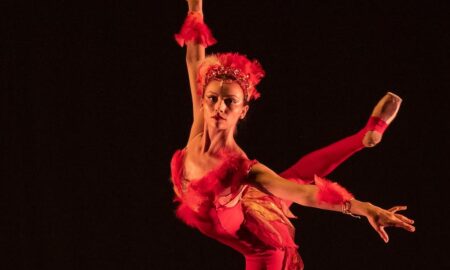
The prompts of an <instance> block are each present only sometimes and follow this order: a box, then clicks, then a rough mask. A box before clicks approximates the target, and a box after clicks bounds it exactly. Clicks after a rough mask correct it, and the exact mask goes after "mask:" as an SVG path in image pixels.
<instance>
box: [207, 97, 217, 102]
mask: <svg viewBox="0 0 450 270" xmlns="http://www.w3.org/2000/svg"><path fill="white" fill-rule="evenodd" d="M207 98H208V101H209V102H211V103H216V102H217V97H216V96H207Z"/></svg>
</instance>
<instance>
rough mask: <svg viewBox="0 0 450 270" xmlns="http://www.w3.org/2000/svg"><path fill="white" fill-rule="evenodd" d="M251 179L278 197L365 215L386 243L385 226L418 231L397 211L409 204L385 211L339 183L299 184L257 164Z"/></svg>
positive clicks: (319, 181)
mask: <svg viewBox="0 0 450 270" xmlns="http://www.w3.org/2000/svg"><path fill="white" fill-rule="evenodd" d="M250 181H251V182H253V183H254V184H255V185H256V186H259V187H261V188H262V189H263V190H266V191H268V192H269V193H271V194H273V195H275V196H276V197H278V198H281V199H284V200H289V201H293V202H295V203H297V204H300V205H304V206H309V207H315V208H320V209H324V210H332V211H343V212H345V213H349V214H356V215H359V216H365V217H366V218H367V219H368V221H369V223H370V225H371V226H372V227H373V229H374V230H375V231H376V232H377V233H378V234H379V235H380V237H381V238H382V239H383V240H384V241H385V242H386V243H387V242H388V241H389V237H388V235H387V233H386V231H385V230H384V228H385V227H391V226H392V227H400V228H403V229H405V230H407V231H410V232H413V231H414V230H415V227H414V226H413V225H412V224H413V223H414V221H413V220H411V219H409V218H407V217H405V216H403V215H401V214H397V213H396V212H397V211H399V210H405V209H406V206H395V207H392V208H391V209H389V210H385V209H383V208H380V207H378V206H375V205H373V204H371V203H368V202H362V201H359V200H356V199H355V198H353V195H352V194H350V193H349V192H348V191H346V190H345V189H344V188H343V187H341V186H339V185H338V184H337V183H332V182H330V181H328V180H326V179H322V178H320V177H316V184H315V185H304V184H297V183H295V182H292V181H289V180H286V179H284V178H282V177H280V176H279V175H277V174H276V173H275V172H273V171H272V170H271V169H269V168H268V167H266V166H264V165H262V164H261V163H257V164H255V165H254V166H253V167H252V169H251V171H250Z"/></svg>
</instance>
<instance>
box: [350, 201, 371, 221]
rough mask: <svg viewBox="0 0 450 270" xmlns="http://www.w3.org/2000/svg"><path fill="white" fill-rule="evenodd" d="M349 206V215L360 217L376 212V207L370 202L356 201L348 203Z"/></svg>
mask: <svg viewBox="0 0 450 270" xmlns="http://www.w3.org/2000/svg"><path fill="white" fill-rule="evenodd" d="M348 203H349V206H348V207H347V210H348V214H353V215H358V216H365V217H367V216H369V215H370V214H371V213H372V212H373V211H374V207H375V206H374V205H373V204H371V203H369V202H362V201H358V200H356V199H352V200H350V201H348Z"/></svg>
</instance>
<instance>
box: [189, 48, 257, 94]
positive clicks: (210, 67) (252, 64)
mask: <svg viewBox="0 0 450 270" xmlns="http://www.w3.org/2000/svg"><path fill="white" fill-rule="evenodd" d="M264 75H265V72H264V70H263V69H262V67H261V65H260V64H259V62H258V61H257V60H249V59H248V58H247V57H246V56H245V55H241V54H238V53H218V54H213V55H210V56H208V57H206V58H205V60H204V61H203V62H202V64H201V65H200V67H199V72H198V75H197V89H198V94H199V95H202V94H203V92H204V91H205V89H206V86H207V85H208V83H209V82H211V80H215V79H218V80H232V81H235V82H237V83H238V84H239V85H240V86H241V88H242V90H244V96H245V99H246V100H247V101H250V100H252V99H257V98H259V97H260V93H259V92H258V91H257V90H256V88H255V86H256V85H257V84H258V83H259V82H260V81H261V79H262V78H263V77H264Z"/></svg>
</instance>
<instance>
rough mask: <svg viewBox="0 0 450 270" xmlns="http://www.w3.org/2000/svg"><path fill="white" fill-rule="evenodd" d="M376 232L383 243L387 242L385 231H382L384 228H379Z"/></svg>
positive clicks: (387, 237)
mask: <svg viewBox="0 0 450 270" xmlns="http://www.w3.org/2000/svg"><path fill="white" fill-rule="evenodd" d="M377 232H378V234H379V235H380V237H381V239H383V241H384V242H385V243H387V242H389V236H388V234H387V233H386V231H385V230H384V226H379V227H378V229H377Z"/></svg>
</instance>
